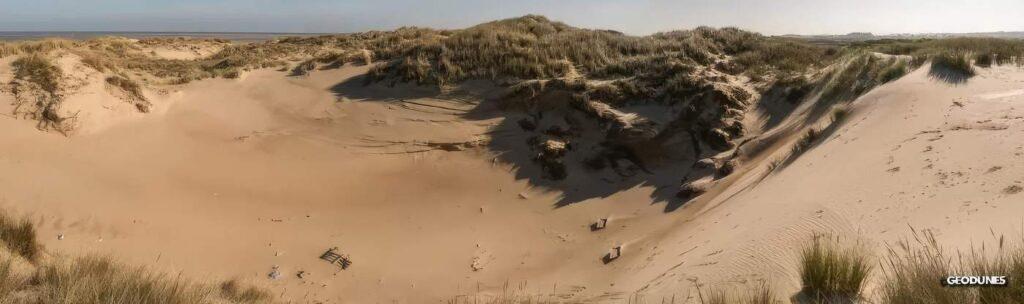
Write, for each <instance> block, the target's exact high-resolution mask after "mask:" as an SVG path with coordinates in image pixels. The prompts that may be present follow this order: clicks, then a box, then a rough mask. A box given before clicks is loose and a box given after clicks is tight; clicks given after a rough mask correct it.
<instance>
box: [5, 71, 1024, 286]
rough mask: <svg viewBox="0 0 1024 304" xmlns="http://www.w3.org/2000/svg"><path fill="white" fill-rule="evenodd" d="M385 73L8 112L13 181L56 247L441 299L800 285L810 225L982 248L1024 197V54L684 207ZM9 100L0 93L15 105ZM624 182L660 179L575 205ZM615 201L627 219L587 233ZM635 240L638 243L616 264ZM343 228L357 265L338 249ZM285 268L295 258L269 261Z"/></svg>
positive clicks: (895, 96) (899, 98) (330, 74)
mask: <svg viewBox="0 0 1024 304" xmlns="http://www.w3.org/2000/svg"><path fill="white" fill-rule="evenodd" d="M365 70H366V68H365V67H351V66H347V67H344V68H342V69H339V70H329V71H317V72H314V73H313V74H312V75H310V76H308V77H287V76H286V73H284V72H275V71H270V70H262V71H256V72H251V73H246V74H244V75H243V77H242V78H240V79H213V80H204V81H199V82H196V83H192V84H188V85H185V86H180V87H168V88H167V91H166V92H165V93H162V94H150V95H151V96H153V98H152V99H153V100H152V102H153V104H154V107H155V109H154V111H153V113H150V114H148V115H135V114H131V115H132V116H131V117H130V119H128V118H124V117H123V116H124V115H118V114H116V113H113V114H110V115H109V117H108V116H103V115H97V116H96V117H94V119H96V120H98V121H96V123H98V124H96V125H97V126H102V127H101V128H100V127H97V128H94V129H92V130H90V131H89V132H81V133H80V134H75V135H73V136H70V137H65V136H61V135H59V134H56V133H44V132H40V131H38V130H36V129H35V128H34V126H33V123H32V122H30V121H26V120H20V119H14V118H12V117H8V116H3V117H0V129H2V130H3V131H0V146H3V147H5V148H4V149H3V152H0V194H2V196H0V200H2V203H3V205H4V206H3V207H5V208H7V209H10V210H12V211H15V212H17V213H21V214H27V215H29V216H30V217H31V218H32V219H33V220H34V221H35V222H36V223H37V225H38V227H39V231H40V235H41V237H42V238H43V242H44V244H45V246H46V248H48V250H50V251H54V252H68V253H91V252H96V253H101V254H112V255H115V256H117V257H120V258H123V259H124V260H125V261H126V262H130V263H137V264H144V265H152V266H153V267H155V268H158V269H161V270H166V271H169V272H174V273H176V272H179V271H181V272H183V273H184V275H186V276H191V277H197V278H203V279H209V280H217V279H226V278H232V277H240V278H245V279H248V280H251V281H254V282H257V283H258V284H264V285H267V286H269V287H271V288H273V290H274V291H275V292H276V293H278V294H282V295H283V297H284V298H285V299H290V300H293V301H296V302H316V301H324V302H329V303H367V302H392V301H397V302H399V303H424V302H428V303H429V302H437V301H444V300H450V299H453V297H455V296H456V295H460V294H472V293H476V292H477V291H478V290H479V291H482V292H485V293H487V292H501V290H502V287H503V285H504V284H505V283H506V282H508V283H509V284H510V285H513V286H518V285H520V284H524V283H525V284H526V285H527V289H528V290H529V291H530V292H533V293H539V294H550V293H552V290H553V291H554V293H556V294H560V295H567V296H575V297H576V298H577V299H591V300H595V301H611V302H614V301H617V299H625V298H627V297H629V296H630V295H631V294H633V293H640V294H644V295H645V298H646V299H648V300H652V299H653V301H657V300H658V299H662V298H665V299H668V298H672V297H676V298H677V300H679V301H682V300H684V299H689V300H690V301H694V300H695V298H694V297H695V296H696V295H695V292H694V290H693V286H695V285H698V284H704V285H705V286H709V285H710V286H722V285H744V284H754V283H757V282H759V281H769V282H771V283H772V284H774V285H776V286H778V287H779V289H780V290H781V291H784V292H795V290H796V288H797V285H796V284H797V282H796V266H797V264H796V254H797V253H798V251H797V250H796V248H799V246H800V245H801V244H803V242H805V241H806V240H807V238H808V237H809V236H810V235H811V234H813V233H816V232H837V233H842V234H844V235H846V236H848V237H851V238H859V239H861V240H864V242H867V243H869V244H871V245H872V246H874V247H872V248H877V249H878V252H883V250H884V246H883V245H884V243H885V242H891V241H895V240H898V239H899V238H902V237H906V236H908V233H909V229H908V228H907V226H908V224H909V225H910V226H913V227H915V228H917V229H933V230H934V231H935V232H936V234H937V235H938V236H939V238H940V240H942V241H945V242H947V243H946V244H948V245H953V246H964V245H968V244H970V243H971V242H974V243H976V244H977V243H978V242H981V241H989V240H990V239H991V237H988V236H989V232H988V231H989V228H990V227H991V228H992V229H993V230H994V231H997V232H1004V233H1007V234H1012V233H1014V232H1015V231H1016V230H1015V229H1016V228H1017V227H1018V226H1019V223H1020V221H1021V219H1020V216H1019V214H1021V211H1024V205H1022V204H1018V200H1019V199H1020V198H1019V197H1018V196H1019V195H1024V194H1015V193H1010V192H1012V191H1010V192H1007V191H1004V190H1005V189H1007V188H1008V187H1010V186H1012V185H1015V184H1017V183H1018V179H1019V178H1017V177H1018V176H1021V173H1022V172H1021V171H1022V170H1024V168H1018V167H1016V166H1015V165H1014V164H1015V163H1017V162H1019V160H1018V159H1019V158H1021V157H1024V156H1022V153H1024V150H1022V149H1024V147H1022V145H1024V138H1021V137H1020V134H1024V133H1021V132H1019V131H1021V130H1020V129H1021V128H1024V124H1021V119H1022V118H1021V117H1024V109H1021V107H1020V104H1021V103H1022V102H1024V96H1022V95H1021V94H1017V93H1014V92H1017V91H1015V90H1020V88H1021V86H1022V85H1024V73H1021V72H1019V71H1017V70H1015V69H1011V68H993V69H991V70H982V72H981V74H980V75H979V76H977V77H974V78H972V79H970V80H969V81H968V82H967V83H966V84H959V85H951V84H946V83H943V82H941V81H938V80H934V79H930V78H929V77H928V76H927V73H926V71H925V69H922V70H919V71H917V72H915V73H913V74H911V75H908V76H907V77H905V78H903V79H901V80H898V81H896V82H894V83H891V84H888V85H885V86H883V87H880V88H878V89H876V90H875V91H873V92H871V93H869V94H867V95H865V96H863V97H861V98H860V99H858V101H856V102H854V103H853V104H852V108H853V114H852V116H851V117H849V119H848V120H847V122H846V123H845V124H843V125H842V126H841V127H840V128H838V129H837V130H836V131H835V132H834V133H832V134H829V136H828V138H826V139H824V140H823V141H822V142H821V143H820V144H819V145H817V146H816V147H814V148H813V149H811V150H810V151H808V152H806V153H805V154H804V155H802V156H801V157H800V158H798V159H797V160H796V161H795V162H793V163H791V164H789V165H787V166H785V167H782V168H779V169H776V171H775V172H773V173H771V174H770V175H767V178H764V176H765V172H764V170H765V167H767V163H766V162H768V161H770V160H771V158H770V157H769V158H766V159H764V160H759V161H755V162H752V163H749V164H747V165H745V167H744V168H741V170H739V171H738V172H740V173H739V174H734V175H732V176H730V177H728V179H729V180H727V181H726V182H723V183H720V185H722V186H721V188H720V189H713V190H712V191H709V194H708V195H705V196H702V197H700V198H699V199H697V200H695V201H692V202H690V203H688V204H687V205H685V206H683V207H682V208H679V209H677V210H675V211H672V212H666V208H665V207H664V206H663V205H661V204H654V202H652V198H651V197H652V193H654V192H656V191H659V190H658V189H659V188H660V187H670V186H673V185H678V181H677V180H671V181H665V185H660V184H649V183H645V184H640V183H637V182H636V181H632V180H627V179H625V178H624V179H623V180H618V181H609V182H607V183H605V182H602V183H588V182H586V181H588V180H587V179H577V180H573V178H572V177H571V178H570V180H567V181H565V182H566V183H573V185H578V187H575V186H574V187H571V188H567V189H565V191H567V192H561V190H559V191H554V190H549V189H546V188H544V187H540V186H533V185H530V184H529V183H528V182H527V180H526V179H518V180H517V176H518V177H522V175H523V174H525V173H524V172H534V171H536V169H535V168H530V167H529V165H524V164H510V163H502V162H500V161H496V156H497V155H495V153H494V151H491V150H489V149H487V148H486V147H466V148H465V149H447V150H446V149H441V148H438V146H436V145H431V144H436V143H467V142H474V141H477V140H480V139H481V138H485V139H490V140H493V141H498V142H502V141H507V142H509V143H519V142H523V141H525V140H526V137H525V135H524V134H523V133H522V132H521V131H520V130H518V129H515V128H501V127H498V126H501V125H502V124H501V122H502V120H503V119H515V118H516V116H515V115H516V114H501V113H498V112H497V110H496V109H494V107H493V106H492V105H490V104H489V101H486V98H485V97H487V96H489V95H491V94H492V93H493V92H492V90H493V88H490V87H488V86H486V85H469V86H467V88H466V90H467V91H468V92H466V93H462V94H450V95H443V96H447V97H439V95H438V94H437V93H436V92H433V91H432V90H431V89H425V88H414V87H399V88H392V89H389V88H384V87H368V88H367V87H361V86H353V85H347V83H348V82H347V81H348V80H350V79H351V78H352V77H357V76H358V75H361V74H362V73H364V72H365ZM0 75H4V74H0ZM97 90H99V89H98V88H97ZM97 92H100V91H97ZM151 93H152V92H151ZM94 95H95V97H93V98H99V99H102V100H106V99H105V98H109V97H105V96H103V94H99V93H97V94H94ZM451 96H457V97H451ZM9 98H10V97H9V96H6V95H0V101H3V105H4V106H6V105H7V104H9V103H10V102H9V100H8V99H9ZM76 98H86V99H79V100H78V101H77V102H78V103H80V104H92V103H90V102H91V101H90V100H87V99H88V98H89V97H88V96H80V97H76ZM339 100H340V101H339ZM94 101H96V102H98V101H100V100H94ZM115 108H116V107H115ZM94 110H95V109H94ZM101 113H102V112H101ZM470 114H472V115H470ZM125 115H127V114H125ZM506 117H508V118H506ZM798 118H799V115H795V116H794V117H793V118H792V120H794V121H796V120H797V119H798ZM105 122H110V123H105ZM785 124H786V123H783V124H782V125H785ZM785 148H788V147H785ZM448 150H451V151H448ZM520 166H522V167H520ZM994 168H998V169H994ZM530 170H533V171H530ZM586 174H587V173H586V172H574V173H573V174H572V175H571V176H584V177H585V176H586ZM637 178H640V177H637ZM653 180H658V179H653ZM609 183H622V184H626V185H637V184H640V186H636V187H632V188H626V189H625V190H622V191H618V192H615V193H613V194H610V195H600V196H595V197H594V198H589V199H585V200H582V201H580V202H576V203H574V204H570V205H567V206H565V207H560V208H555V204H556V203H557V202H559V201H560V200H561V198H563V197H564V196H566V195H572V194H573V192H574V191H579V192H595V193H600V192H601V190H602V189H605V188H607V187H610V186H614V185H613V184H609ZM600 218H610V219H611V220H610V221H609V224H608V228H606V229H604V230H601V231H597V232H592V231H590V228H589V225H590V224H591V223H592V222H594V221H595V220H597V219H600ZM58 234H63V235H64V238H63V240H58V239H57V235H58ZM618 245H624V253H625V255H624V256H623V257H622V258H620V259H618V260H616V261H614V262H612V263H609V264H604V263H602V261H601V257H602V256H603V255H604V254H605V253H606V252H607V251H608V249H609V248H611V247H613V246H618ZM334 246H337V247H339V248H340V249H341V251H342V252H344V253H346V254H349V255H350V256H351V258H352V260H353V261H354V265H353V266H352V267H351V268H349V269H348V270H344V271H340V270H338V269H337V268H336V267H334V266H332V265H329V264H327V263H326V262H324V261H321V260H319V259H317V257H318V256H319V255H320V254H321V253H323V251H324V250H326V249H328V248H330V247H334ZM275 265H276V266H279V269H280V270H281V273H282V277H281V278H279V279H277V280H271V279H269V278H268V277H267V274H268V273H269V272H270V271H271V269H272V267H273V266H275ZM298 271H305V272H307V273H308V275H305V276H304V277H303V278H299V277H297V273H298Z"/></svg>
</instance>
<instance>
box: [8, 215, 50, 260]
mask: <svg viewBox="0 0 1024 304" xmlns="http://www.w3.org/2000/svg"><path fill="white" fill-rule="evenodd" d="M0 241H2V242H3V245H4V246H6V247H7V249H9V250H11V251H13V252H14V253H16V254H18V255H20V256H22V257H24V258H25V259H26V260H29V261H36V260H37V258H38V257H39V254H40V251H41V246H40V245H39V243H38V242H37V241H36V229H35V226H33V225H32V222H30V221H28V220H27V219H22V220H15V219H13V218H11V217H10V216H7V215H6V214H0Z"/></svg>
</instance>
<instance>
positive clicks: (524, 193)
mask: <svg viewBox="0 0 1024 304" xmlns="http://www.w3.org/2000/svg"><path fill="white" fill-rule="evenodd" d="M519 198H521V199H529V198H530V196H529V195H526V192H519Z"/></svg>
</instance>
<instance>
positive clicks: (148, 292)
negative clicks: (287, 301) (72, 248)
mask: <svg viewBox="0 0 1024 304" xmlns="http://www.w3.org/2000/svg"><path fill="white" fill-rule="evenodd" d="M0 242H2V246H0V303H4V304H41V303H47V304H77V303H105V304H158V303H159V304H194V303H238V304H255V303H272V302H273V297H272V296H271V294H270V293H268V292H267V291H264V290H262V289H259V288H255V287H251V286H243V285H242V284H241V283H239V282H238V281H236V280H230V281H226V282H224V283H222V284H220V286H219V288H217V286H216V285H211V284H206V283H199V282H194V281H190V280H187V279H184V278H181V277H180V276H179V277H170V276H168V275H167V274H165V273H163V272H157V271H153V270H150V269H148V268H144V267H133V266H127V265H123V264H121V263H118V262H115V261H114V260H113V259H112V258H110V257H106V256H95V255H88V256H79V257H70V256H64V255H47V254H44V252H43V250H42V249H41V248H40V245H39V244H38V242H37V241H36V235H35V229H34V228H32V224H31V222H29V221H27V220H15V219H13V218H12V217H10V216H8V215H6V214H4V213H0Z"/></svg>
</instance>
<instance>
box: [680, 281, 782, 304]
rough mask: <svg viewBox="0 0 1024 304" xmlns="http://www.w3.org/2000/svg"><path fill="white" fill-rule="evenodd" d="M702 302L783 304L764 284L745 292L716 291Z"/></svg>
mask: <svg viewBox="0 0 1024 304" xmlns="http://www.w3.org/2000/svg"><path fill="white" fill-rule="evenodd" d="M700 300H701V301H700V303H701V304H782V301H779V299H778V297H777V296H776V294H775V291H774V290H772V289H771V287H770V286H769V285H768V284H764V283H762V284H759V285H758V286H757V287H754V288H751V289H748V290H746V291H745V292H740V291H736V290H731V291H726V290H714V291H711V292H709V293H708V297H707V298H706V299H705V298H703V296H702V297H701V299H700Z"/></svg>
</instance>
